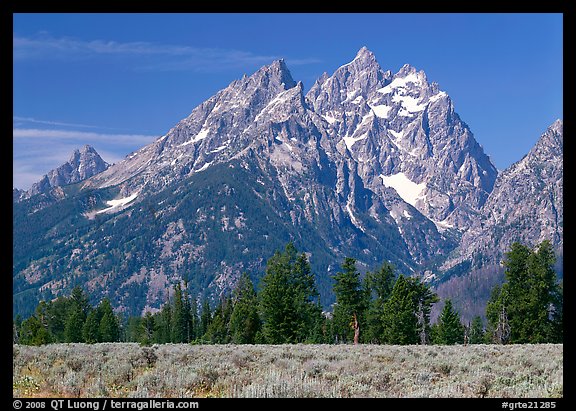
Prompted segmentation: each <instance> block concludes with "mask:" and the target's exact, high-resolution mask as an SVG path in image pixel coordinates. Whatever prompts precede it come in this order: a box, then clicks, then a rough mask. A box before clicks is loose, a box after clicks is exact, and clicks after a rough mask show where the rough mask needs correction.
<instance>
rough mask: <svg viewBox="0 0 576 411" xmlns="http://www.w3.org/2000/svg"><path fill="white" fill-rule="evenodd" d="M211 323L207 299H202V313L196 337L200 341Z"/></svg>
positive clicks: (210, 312)
mask: <svg viewBox="0 0 576 411" xmlns="http://www.w3.org/2000/svg"><path fill="white" fill-rule="evenodd" d="M211 322H212V311H211V309H210V303H209V302H208V299H206V298H204V300H203V301H202V313H201V314H200V330H199V332H198V336H199V337H200V339H202V338H204V334H206V332H207V331H208V327H209V326H210V323H211Z"/></svg>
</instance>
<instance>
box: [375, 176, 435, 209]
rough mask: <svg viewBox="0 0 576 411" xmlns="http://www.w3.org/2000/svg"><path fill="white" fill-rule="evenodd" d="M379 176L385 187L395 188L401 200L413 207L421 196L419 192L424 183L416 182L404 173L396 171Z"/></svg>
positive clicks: (422, 189)
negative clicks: (388, 174)
mask: <svg viewBox="0 0 576 411" xmlns="http://www.w3.org/2000/svg"><path fill="white" fill-rule="evenodd" d="M380 178H381V179H382V183H383V184H384V185H385V186H386V187H391V188H393V189H394V190H396V192H397V193H398V195H399V196H400V197H401V198H402V200H404V201H406V202H407V203H408V204H410V205H411V206H413V207H415V206H416V202H417V201H418V200H419V199H420V198H422V197H423V196H422V195H421V194H422V191H424V189H425V188H426V183H420V184H417V183H415V182H413V181H412V180H410V179H409V178H408V177H406V175H405V174H404V173H397V174H393V175H390V176H385V175H383V174H380Z"/></svg>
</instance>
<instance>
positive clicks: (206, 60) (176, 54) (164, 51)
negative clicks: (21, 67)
mask: <svg viewBox="0 0 576 411" xmlns="http://www.w3.org/2000/svg"><path fill="white" fill-rule="evenodd" d="M13 52H14V60H16V61H22V60H37V59H87V58H95V57H98V56H119V57H126V58H128V57H130V58H140V61H138V62H134V65H133V69H135V70H139V71H182V70H192V71H214V70H217V71H222V70H226V69H230V68H238V67H247V68H248V67H255V66H259V65H264V64H269V63H271V62H272V61H273V60H276V59H279V58H286V60H287V61H289V62H290V63H291V64H293V65H306V64H316V63H319V62H320V60H319V59H317V58H306V57H304V58H301V57H294V58H290V57H289V56H278V55H268V54H257V53H253V52H250V51H245V50H233V49H223V48H207V47H194V46H185V45H175V44H161V43H151V42H142V41H136V42H118V41H106V40H80V39H75V38H70V37H59V38H56V37H51V36H49V35H46V34H43V35H39V36H37V37H21V36H16V35H15V36H14V37H13ZM159 56H162V57H163V58H164V61H162V62H161V63H158V62H156V60H157V59H155V62H152V63H149V62H147V61H148V59H144V58H146V57H159ZM176 58H177V59H176ZM142 60H145V61H142Z"/></svg>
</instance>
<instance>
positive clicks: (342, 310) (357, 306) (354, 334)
mask: <svg viewBox="0 0 576 411" xmlns="http://www.w3.org/2000/svg"><path fill="white" fill-rule="evenodd" d="M333 278H334V281H335V283H334V287H333V290H334V294H335V296H336V304H335V306H334V324H335V326H336V327H337V332H338V333H339V334H340V336H341V338H342V339H343V340H344V341H353V342H354V344H358V342H359V338H360V328H361V326H362V318H363V316H364V310H365V308H366V293H365V291H364V289H363V287H362V283H361V281H360V273H359V272H358V270H357V269H356V260H355V259H354V258H351V257H346V258H345V259H344V262H343V263H342V271H341V272H337V273H336V274H335V275H334V277H333Z"/></svg>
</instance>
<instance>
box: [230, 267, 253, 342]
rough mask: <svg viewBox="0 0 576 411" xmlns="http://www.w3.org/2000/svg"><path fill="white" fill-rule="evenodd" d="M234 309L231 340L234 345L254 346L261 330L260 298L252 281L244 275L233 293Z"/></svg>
mask: <svg viewBox="0 0 576 411" xmlns="http://www.w3.org/2000/svg"><path fill="white" fill-rule="evenodd" d="M233 298H234V309H233V310H232V314H231V316H230V338H231V343H233V344H254V342H255V339H256V333H257V332H258V331H259V330H260V318H259V316H258V297H257V295H256V291H255V290H254V285H253V284H252V280H250V277H249V276H248V274H247V273H243V274H242V275H241V277H240V280H239V281H238V284H237V285H236V288H235V289H234V292H233Z"/></svg>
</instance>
